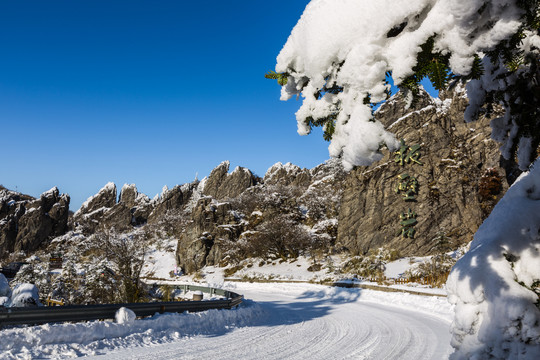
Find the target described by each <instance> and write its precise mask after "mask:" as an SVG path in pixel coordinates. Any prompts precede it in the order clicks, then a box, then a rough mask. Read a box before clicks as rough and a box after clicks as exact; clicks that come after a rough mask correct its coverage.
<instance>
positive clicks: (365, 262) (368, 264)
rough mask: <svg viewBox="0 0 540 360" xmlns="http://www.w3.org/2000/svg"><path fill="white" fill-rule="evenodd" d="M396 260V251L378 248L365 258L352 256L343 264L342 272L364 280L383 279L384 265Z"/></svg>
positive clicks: (397, 256) (397, 255) (397, 254)
mask: <svg viewBox="0 0 540 360" xmlns="http://www.w3.org/2000/svg"><path fill="white" fill-rule="evenodd" d="M398 258H399V252H398V251H397V250H394V249H390V250H389V249H384V248H379V249H377V250H376V251H370V252H369V254H368V255H366V256H354V257H353V258H351V259H350V260H348V261H347V262H345V264H343V266H342V271H343V272H344V273H348V274H354V275H356V276H361V277H366V278H383V277H384V271H385V270H386V264H387V263H388V262H390V261H394V260H396V259H398Z"/></svg>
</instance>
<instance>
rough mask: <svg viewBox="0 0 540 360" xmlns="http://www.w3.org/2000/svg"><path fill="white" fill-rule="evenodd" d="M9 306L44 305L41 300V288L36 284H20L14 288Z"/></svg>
mask: <svg viewBox="0 0 540 360" xmlns="http://www.w3.org/2000/svg"><path fill="white" fill-rule="evenodd" d="M8 306H9V307H36V306H42V304H41V302H40V301H39V290H38V288H37V287H36V285H34V284H24V283H23V284H19V285H17V286H15V288H14V289H13V294H12V295H11V300H10V301H9V303H8Z"/></svg>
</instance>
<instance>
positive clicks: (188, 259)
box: [176, 197, 242, 273]
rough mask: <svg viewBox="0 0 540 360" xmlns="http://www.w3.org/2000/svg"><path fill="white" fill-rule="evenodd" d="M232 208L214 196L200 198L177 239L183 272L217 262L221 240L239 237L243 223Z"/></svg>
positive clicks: (179, 262) (219, 256)
mask: <svg viewBox="0 0 540 360" xmlns="http://www.w3.org/2000/svg"><path fill="white" fill-rule="evenodd" d="M231 210H232V208H231V204H230V203H218V202H217V201H215V200H213V199H212V198H211V197H203V198H201V199H199V201H198V202H197V205H196V206H195V207H194V208H193V210H192V212H191V222H190V223H189V224H188V225H187V227H186V229H185V231H184V232H183V233H182V234H181V236H180V239H179V240H178V247H177V251H176V256H177V262H178V265H179V266H180V267H181V268H182V269H183V271H184V272H186V273H191V272H194V271H196V270H198V269H200V268H202V267H203V266H205V265H216V264H217V263H218V262H219V261H220V260H221V255H222V254H221V249H220V242H221V241H223V240H233V241H234V240H236V239H237V238H238V236H239V235H240V233H241V232H242V226H241V225H240V222H239V220H240V219H238V218H237V217H235V216H234V214H233V212H232V211H231ZM209 255H210V256H209Z"/></svg>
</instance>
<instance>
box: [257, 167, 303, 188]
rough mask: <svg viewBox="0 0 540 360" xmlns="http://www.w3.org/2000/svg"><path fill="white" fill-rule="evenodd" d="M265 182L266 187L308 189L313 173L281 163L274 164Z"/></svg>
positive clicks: (267, 173)
mask: <svg viewBox="0 0 540 360" xmlns="http://www.w3.org/2000/svg"><path fill="white" fill-rule="evenodd" d="M263 181H264V183H265V184H266V185H280V186H299V187H308V186H309V185H310V183H311V173H310V171H309V170H308V169H301V168H300V167H299V166H297V165H294V164H291V163H286V164H282V163H280V162H278V163H276V164H274V165H273V166H272V167H270V169H268V170H267V171H266V174H265V175H264V178H263Z"/></svg>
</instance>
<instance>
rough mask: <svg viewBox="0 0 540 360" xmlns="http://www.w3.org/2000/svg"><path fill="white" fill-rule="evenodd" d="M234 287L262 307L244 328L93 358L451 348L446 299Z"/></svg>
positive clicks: (383, 355) (438, 352)
mask: <svg viewBox="0 0 540 360" xmlns="http://www.w3.org/2000/svg"><path fill="white" fill-rule="evenodd" d="M231 286H236V291H237V292H239V293H242V294H244V295H245V297H246V298H247V299H252V300H254V301H255V302H256V304H251V305H249V304H248V307H250V306H257V307H259V308H260V309H259V310H260V313H259V316H257V317H254V318H253V319H252V320H251V321H250V323H249V324H248V325H247V326H245V325H242V326H231V327H230V328H229V329H223V330H219V331H215V333H212V331H209V332H208V333H207V334H205V335H194V336H189V337H180V338H179V339H177V340H176V341H174V342H166V343H159V342H156V341H153V342H150V343H147V344H145V345H144V346H136V347H129V348H123V349H120V350H112V351H110V350H109V351H107V353H106V354H105V355H103V356H97V357H95V358H99V359H128V358H129V359H152V360H155V359H204V358H207V359H233V358H240V359H347V358H350V359H415V360H416V359H436V360H440V359H445V358H448V354H449V353H450V352H451V348H450V345H449V343H450V334H449V324H450V323H449V320H448V319H449V314H450V311H449V307H448V306H447V305H446V304H445V300H444V299H438V298H430V297H419V296H414V295H407V294H389V293H381V292H375V291H370V290H359V289H339V288H327V287H323V286H315V285H307V284H298V285H296V284H291V285H290V284H231ZM389 304H391V305H389ZM413 309H416V310H420V311H421V312H419V311H415V310H413ZM422 311H423V312H422ZM231 325H232V324H231ZM141 345H143V344H141Z"/></svg>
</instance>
